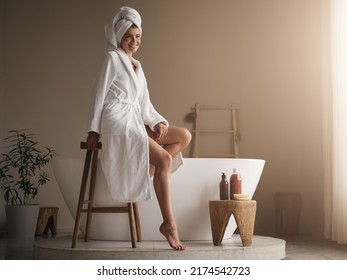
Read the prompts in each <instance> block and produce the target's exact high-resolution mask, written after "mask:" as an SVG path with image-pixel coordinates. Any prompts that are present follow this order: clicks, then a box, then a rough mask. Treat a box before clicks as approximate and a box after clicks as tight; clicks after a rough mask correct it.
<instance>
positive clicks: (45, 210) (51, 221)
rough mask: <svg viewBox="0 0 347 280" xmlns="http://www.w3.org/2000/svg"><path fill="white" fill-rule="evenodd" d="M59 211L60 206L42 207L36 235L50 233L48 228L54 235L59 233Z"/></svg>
mask: <svg viewBox="0 0 347 280" xmlns="http://www.w3.org/2000/svg"><path fill="white" fill-rule="evenodd" d="M58 211H59V208H58V207H40V212H39V217H38V219H37V226H36V235H43V234H44V235H45V234H47V233H48V230H50V231H51V233H52V234H53V235H55V234H57V221H58Z"/></svg>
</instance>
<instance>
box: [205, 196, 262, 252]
mask: <svg viewBox="0 0 347 280" xmlns="http://www.w3.org/2000/svg"><path fill="white" fill-rule="evenodd" d="M256 206H257V202H256V201H255V200H247V201H240V200H210V201H209V209H210V220H211V230H212V238H213V244H214V245H221V244H222V240H223V236H224V233H225V229H226V227H227V225H228V223H229V218H230V216H231V214H233V215H234V217H235V221H236V224H237V227H238V229H239V231H240V236H241V240H242V244H243V246H251V245H252V242H253V233H254V224H255V214H256Z"/></svg>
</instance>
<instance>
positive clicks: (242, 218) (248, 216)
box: [233, 205, 256, 246]
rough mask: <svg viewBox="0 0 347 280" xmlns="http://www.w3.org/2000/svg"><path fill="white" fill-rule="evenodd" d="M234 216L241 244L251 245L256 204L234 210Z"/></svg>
mask: <svg viewBox="0 0 347 280" xmlns="http://www.w3.org/2000/svg"><path fill="white" fill-rule="evenodd" d="M233 214H234V217H235V221H236V224H237V227H238V228H239V231H240V237H241V241H242V244H243V246H251V245H252V241H253V233H254V223H255V214H256V205H251V206H248V207H247V208H244V209H241V208H236V209H235V210H234V213H233Z"/></svg>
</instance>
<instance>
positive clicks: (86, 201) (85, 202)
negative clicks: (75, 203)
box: [83, 200, 93, 204]
mask: <svg viewBox="0 0 347 280" xmlns="http://www.w3.org/2000/svg"><path fill="white" fill-rule="evenodd" d="M92 202H93V201H92V200H84V201H83V204H88V203H92Z"/></svg>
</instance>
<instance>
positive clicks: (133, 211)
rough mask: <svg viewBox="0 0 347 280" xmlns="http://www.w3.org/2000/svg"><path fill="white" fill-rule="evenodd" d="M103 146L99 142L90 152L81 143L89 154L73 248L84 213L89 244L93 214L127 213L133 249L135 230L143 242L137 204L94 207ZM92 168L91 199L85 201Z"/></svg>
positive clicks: (138, 239)
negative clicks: (99, 158)
mask: <svg viewBox="0 0 347 280" xmlns="http://www.w3.org/2000/svg"><path fill="white" fill-rule="evenodd" d="M101 146H102V145H101V143H100V142H99V143H98V147H97V149H96V150H95V151H89V150H87V143H86V142H81V149H84V150H87V152H86V159H85V163H84V169H83V175H82V183H81V190H80V195H79V200H78V206H77V211H76V217H75V227H74V232H73V237H72V246H71V247H72V248H75V247H76V243H77V239H78V231H79V228H80V221H81V215H82V213H87V223H86V231H85V238H84V241H85V242H88V240H89V237H90V227H91V223H92V214H93V213H127V214H128V216H129V224H130V236H131V244H132V247H133V248H136V240H135V229H136V235H137V241H138V242H140V241H141V230H140V220H139V214H138V207H137V203H136V202H129V203H127V206H114V207H94V206H93V203H94V190H95V182H96V170H97V163H98V152H99V151H98V150H99V149H101ZM90 167H91V176H90V185H89V199H88V200H84V199H85V193H86V188H87V181H88V176H89V169H90ZM84 204H87V205H88V208H87V209H83V205H84Z"/></svg>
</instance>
